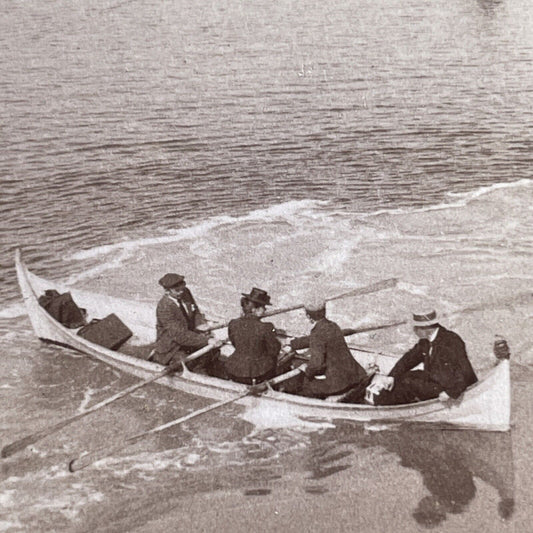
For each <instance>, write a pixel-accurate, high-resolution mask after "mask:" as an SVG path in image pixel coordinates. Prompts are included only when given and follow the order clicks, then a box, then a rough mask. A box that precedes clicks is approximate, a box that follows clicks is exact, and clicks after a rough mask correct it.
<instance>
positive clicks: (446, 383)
mask: <svg viewBox="0 0 533 533" xmlns="http://www.w3.org/2000/svg"><path fill="white" fill-rule="evenodd" d="M413 330H414V332H415V334H416V335H417V337H418V338H419V339H420V340H419V341H418V342H417V343H416V344H415V345H414V346H413V347H412V348H411V349H410V350H409V351H408V352H407V353H405V354H404V355H403V357H402V358H401V359H400V360H399V361H398V362H397V363H396V364H395V365H394V367H393V369H392V370H391V371H390V372H389V376H388V377H387V378H385V379H382V377H379V378H378V379H376V381H375V382H374V383H372V384H371V385H370V386H369V387H368V389H367V393H368V394H367V396H366V398H367V401H369V403H373V404H374V405H397V404H406V403H412V402H417V401H422V400H429V399H432V398H439V400H441V401H442V402H445V401H448V400H449V399H450V398H454V399H456V398H458V397H459V396H460V395H461V394H462V393H463V392H464V390H465V389H466V388H467V387H468V386H470V385H472V384H473V383H475V382H476V381H477V377H476V374H475V372H474V369H473V368H472V365H471V364H470V361H469V359H468V355H467V353H466V348H465V343H464V342H463V340H462V339H461V337H460V336H459V335H457V333H454V332H453V331H450V330H448V329H446V328H445V327H443V326H441V325H440V324H439V323H438V321H437V313H436V312H435V311H434V310H431V311H429V312H427V313H422V314H413ZM420 363H422V364H423V367H424V368H423V370H412V369H413V368H414V367H416V366H417V365H419V364H420ZM380 378H381V379H380Z"/></svg>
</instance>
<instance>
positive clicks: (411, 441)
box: [311, 424, 514, 528]
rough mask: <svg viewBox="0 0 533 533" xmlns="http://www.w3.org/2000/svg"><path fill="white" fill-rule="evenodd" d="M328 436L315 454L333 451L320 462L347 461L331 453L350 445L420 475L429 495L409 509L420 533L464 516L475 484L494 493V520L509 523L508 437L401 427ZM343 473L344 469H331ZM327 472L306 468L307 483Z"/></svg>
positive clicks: (346, 428) (344, 428) (345, 429)
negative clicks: (379, 452)
mask: <svg viewBox="0 0 533 533" xmlns="http://www.w3.org/2000/svg"><path fill="white" fill-rule="evenodd" d="M333 431H335V437H333V439H334V440H333V439H332V438H331V437H332V435H330V434H329V432H326V433H325V434H324V435H320V436H319V437H318V439H319V442H317V443H316V444H317V445H318V449H321V447H323V446H324V444H323V440H324V439H327V440H328V442H330V443H331V442H335V443H336V444H335V445H334V446H333V447H332V446H331V445H329V446H328V452H327V454H325V453H324V452H322V451H321V452H320V454H319V455H322V456H323V457H324V458H326V457H327V458H329V459H331V458H332V457H333V458H335V457H338V458H340V457H346V456H347V455H349V454H346V452H344V453H343V452H339V453H338V454H337V453H336V451H335V448H336V447H339V449H341V448H342V449H345V446H346V445H351V446H355V447H356V449H359V450H361V449H368V448H373V447H379V448H382V449H385V450H387V451H388V452H391V453H393V454H395V455H397V456H398V457H399V458H400V465H401V466H402V467H404V468H409V469H413V470H416V471H417V472H419V473H420V475H421V476H422V481H423V484H424V487H425V488H426V489H427V490H428V492H429V494H427V495H425V496H424V497H422V498H421V499H420V501H418V503H417V504H416V506H414V508H413V510H412V516H413V518H414V519H415V520H416V522H418V523H419V524H420V525H422V526H424V527H426V528H432V527H436V526H437V525H439V524H441V523H442V522H443V521H445V520H446V517H447V515H449V514H459V513H464V512H466V511H467V509H468V506H469V504H470V503H471V502H472V501H473V500H474V498H475V496H476V481H475V480H476V479H478V480H481V481H483V482H485V483H487V484H488V485H490V486H492V487H493V488H494V489H496V491H497V492H498V495H499V502H498V514H499V516H500V517H501V518H502V519H509V518H510V517H511V516H512V514H513V512H514V466H513V452H512V436H511V434H510V433H489V432H480V431H465V430H462V431H453V430H435V429H431V428H430V427H427V426H423V425H404V426H401V427H400V428H398V430H397V431H379V432H365V430H364V429H362V428H361V427H360V426H353V425H351V424H343V425H341V426H339V427H338V428H336V429H335V430H333ZM355 453H357V452H355ZM317 457H318V456H317V454H316V453H315V454H314V455H313V459H312V461H311V462H312V463H313V462H315V463H316V462H317ZM318 462H319V463H320V461H318ZM322 462H323V461H322ZM344 462H345V463H346V461H344ZM348 462H349V461H348ZM349 467H350V465H346V464H344V465H341V466H339V467H336V468H337V470H341V469H345V468H349ZM328 471H329V472H331V473H333V472H334V471H335V467H333V466H329V467H325V466H324V465H322V466H317V465H316V464H315V465H314V466H313V467H312V468H311V477H313V476H320V475H321V474H324V473H326V474H327V472H328Z"/></svg>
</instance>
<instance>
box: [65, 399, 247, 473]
mask: <svg viewBox="0 0 533 533" xmlns="http://www.w3.org/2000/svg"><path fill="white" fill-rule="evenodd" d="M249 394H251V393H250V391H249V390H247V391H246V392H244V393H243V394H240V395H239V396H236V397H235V398H230V399H229V400H222V401H220V402H217V403H214V404H211V405H208V406H207V407H204V408H203V409H198V410H197V411H193V412H192V413H189V414H188V415H185V416H182V417H181V418H178V419H176V420H172V421H171V422H167V423H166V424H162V425H161V426H157V427H155V428H152V429H149V430H148V431H143V432H142V433H138V434H137V435H133V436H132V437H128V438H126V439H125V440H123V441H122V442H121V443H119V444H117V445H115V446H111V447H110V448H101V449H100V450H96V451H94V452H89V453H88V454H86V455H82V456H80V457H78V458H77V459H73V460H72V461H70V463H69V465H68V469H69V470H70V471H71V472H76V471H78V470H81V469H82V468H85V467H87V466H89V465H90V464H92V463H94V462H96V461H98V460H100V459H104V458H105V457H109V456H110V455H112V454H113V453H115V452H118V451H120V450H122V449H124V448H125V447H126V446H128V445H130V444H134V443H135V442H138V441H140V440H141V439H143V438H144V437H147V436H148V435H152V434H154V433H158V432H159V431H163V430H164V429H167V428H169V427H172V426H177V425H178V424H182V423H183V422H186V421H187V420H190V419H191V418H196V417H197V416H200V415H203V414H205V413H208V412H209V411H214V410H215V409H218V408H219V407H222V406H223V405H228V404H230V403H233V402H236V401H237V400H240V399H241V398H244V397H245V396H248V395H249Z"/></svg>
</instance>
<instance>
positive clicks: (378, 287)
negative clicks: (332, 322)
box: [206, 278, 398, 331]
mask: <svg viewBox="0 0 533 533" xmlns="http://www.w3.org/2000/svg"><path fill="white" fill-rule="evenodd" d="M397 283H398V279H397V278H391V279H385V280H383V281H378V282H377V283H373V284H371V285H367V286H365V287H357V288H356V289H352V290H350V291H348V292H343V293H342V294H338V295H337V296H331V297H330V298H325V300H326V302H331V301H333V300H339V299H341V298H348V297H349V296H361V295H363V294H370V293H372V292H378V291H382V290H384V289H391V288H392V287H395V286H396V284H397ZM303 308H304V304H298V305H293V306H291V307H282V308H280V309H273V310H272V311H267V312H266V313H265V314H264V315H263V316H264V317H268V316H274V315H280V314H281V313H288V312H289V311H296V309H303ZM228 324H229V322H221V323H219V324H214V325H213V326H210V327H209V328H207V329H206V331H213V330H215V329H221V328H225V327H227V325H228Z"/></svg>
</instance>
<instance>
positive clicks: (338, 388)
mask: <svg viewBox="0 0 533 533" xmlns="http://www.w3.org/2000/svg"><path fill="white" fill-rule="evenodd" d="M309 352H310V355H311V358H310V359H309V363H308V364H307V370H306V371H305V375H306V378H307V379H306V380H305V382H304V389H305V392H306V394H307V393H311V394H316V395H331V394H337V393H340V392H343V391H345V390H347V389H349V388H350V387H353V386H355V385H357V384H358V383H359V382H361V381H362V380H363V379H366V377H367V374H366V372H365V369H364V368H363V367H362V366H361V365H360V364H359V363H358V362H357V361H356V360H355V359H354V358H353V356H352V354H351V352H350V349H349V348H348V346H347V345H346V341H345V339H344V335H343V334H342V330H341V329H340V328H339V326H338V325H337V324H335V322H332V321H331V320H328V319H327V318H323V319H321V320H319V321H318V322H317V323H316V324H315V326H314V328H313V329H312V330H311V336H310V339H309ZM320 374H322V375H325V376H326V378H325V379H315V376H317V375H320Z"/></svg>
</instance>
